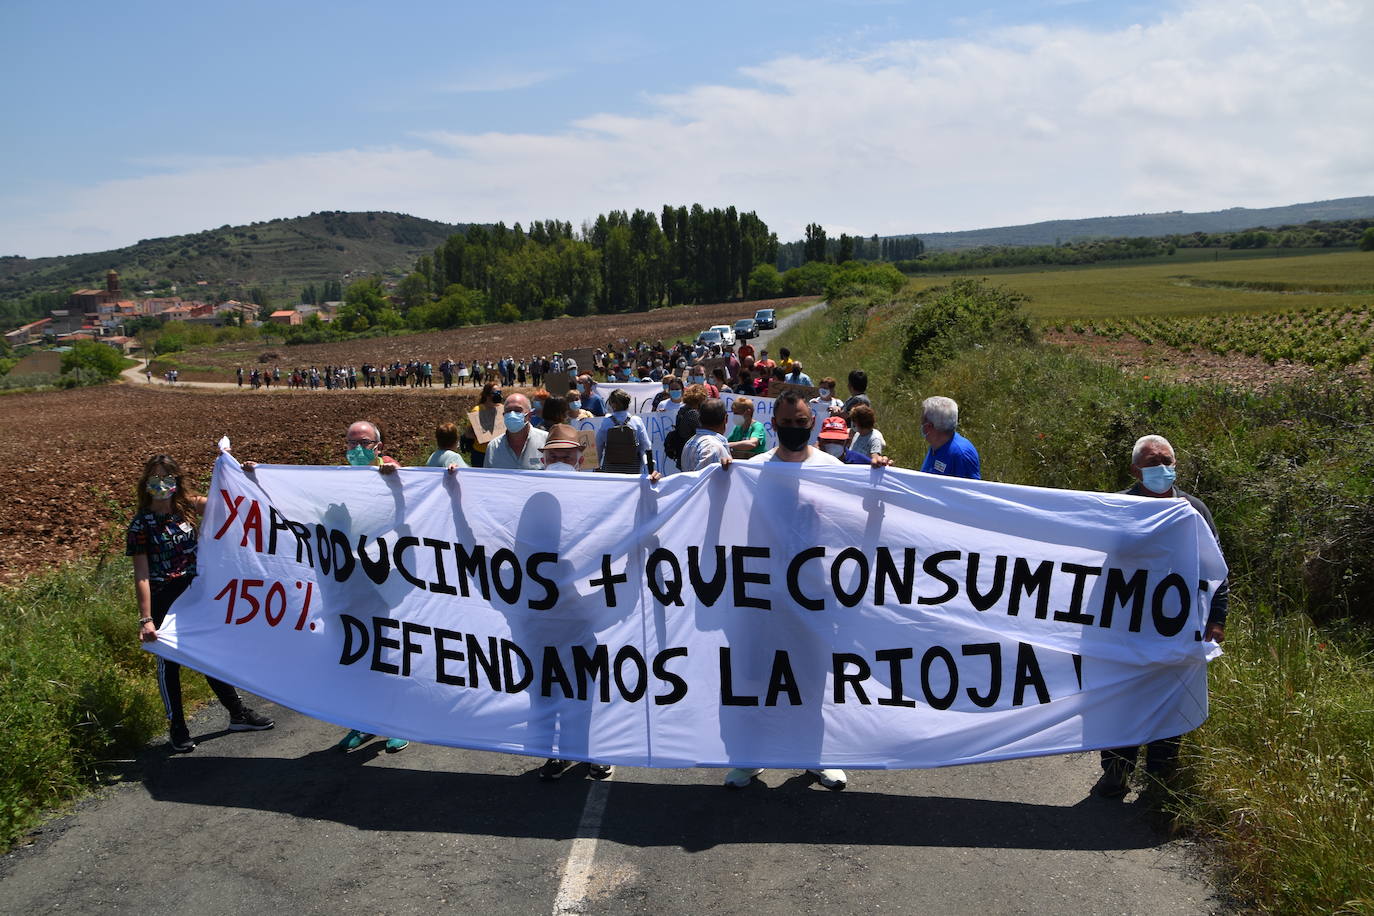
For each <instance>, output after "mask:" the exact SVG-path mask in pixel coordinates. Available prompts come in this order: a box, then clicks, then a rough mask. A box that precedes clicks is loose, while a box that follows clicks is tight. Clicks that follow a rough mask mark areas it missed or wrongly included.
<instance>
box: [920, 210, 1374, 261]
mask: <svg viewBox="0 0 1374 916" xmlns="http://www.w3.org/2000/svg"><path fill="white" fill-rule="evenodd" d="M1363 217H1374V197H1343V198H1340V199H1339V200H1319V201H1315V202H1313V203H1305V204H1290V205H1289V206H1286V207H1267V208H1263V209H1251V208H1248V207H1231V208H1229V209H1227V210H1213V211H1211V212H1207V213H1184V212H1183V211H1181V210H1174V211H1170V212H1168V213H1140V214H1136V215H1134V216H1099V217H1095V218H1093V219H1056V220H1048V221H1046V222H1043V223H1027V224H1025V225H1022V226H999V227H997V228H993V229H970V230H968V231H966V232H920V233H916V235H917V237H918V238H920V239H921V241H923V242H925V246H926V250H927V251H940V250H948V249H956V248H980V247H982V246H985V245H1058V244H1060V243H1061V242H1072V241H1078V240H1082V239H1105V238H1123V237H1125V238H1136V237H1140V236H1151V237H1157V236H1164V235H1185V234H1187V233H1190V232H1237V231H1240V230H1242V229H1255V228H1259V227H1261V226H1267V227H1271V228H1272V227H1277V226H1289V225H1296V224H1300V223H1305V222H1307V221H1309V220H1338V219H1360V218H1363Z"/></svg>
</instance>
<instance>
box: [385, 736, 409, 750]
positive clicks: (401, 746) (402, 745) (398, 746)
mask: <svg viewBox="0 0 1374 916" xmlns="http://www.w3.org/2000/svg"><path fill="white" fill-rule="evenodd" d="M409 746H410V742H409V741H407V740H406V739H404V738H387V739H386V752H387V753H388V754H394V753H396V752H397V751H403V750H405V749H406V748H407V747H409Z"/></svg>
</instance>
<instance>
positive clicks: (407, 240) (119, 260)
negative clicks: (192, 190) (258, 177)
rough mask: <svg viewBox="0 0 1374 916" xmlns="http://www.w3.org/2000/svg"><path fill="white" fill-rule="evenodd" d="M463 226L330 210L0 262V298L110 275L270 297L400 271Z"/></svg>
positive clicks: (144, 284) (141, 283) (91, 282)
mask: <svg viewBox="0 0 1374 916" xmlns="http://www.w3.org/2000/svg"><path fill="white" fill-rule="evenodd" d="M461 228H463V227H462V226H460V225H450V224H448V223H440V222H435V221H434V220H428V219H420V218H418V217H414V216H407V215H405V214H403V213H384V212H381V213H379V212H367V213H346V212H342V211H329V212H323V213H312V214H310V215H309V216H299V217H295V218H292V219H274V220H270V221H268V222H262V223H252V224H250V225H247V226H221V227H219V228H218V229H207V230H205V231H204V232H197V233H194V234H191V235H174V236H168V237H167V238H160V239H143V240H141V241H139V242H138V243H137V244H135V245H130V246H128V247H127V248H118V249H115V250H113V251H97V252H92V253H89V254H75V255H65V256H62V257H53V258H21V257H5V258H0V300H3V299H11V300H12V299H20V298H24V297H26V296H30V295H33V294H35V293H41V292H58V293H64V294H65V292H66V291H68V290H70V289H73V288H77V287H88V286H99V285H101V284H102V283H103V279H104V275H105V272H106V271H107V270H110V269H111V268H113V269H115V270H117V271H119V274H120V277H121V278H123V281H124V288H125V289H126V290H130V291H135V290H139V289H143V288H152V287H161V286H162V285H163V284H164V283H169V282H170V283H175V284H177V285H178V286H179V287H181V288H182V291H183V293H184V292H185V291H186V287H188V286H189V287H194V286H195V284H196V283H197V282H198V281H201V280H204V281H206V282H207V283H209V285H210V288H211V289H213V290H220V289H234V288H238V287H242V288H245V289H247V288H252V287H259V288H261V289H263V290H265V291H267V292H268V293H269V294H270V295H272V296H273V297H274V298H282V297H285V296H287V295H290V296H295V295H297V294H298V293H299V292H300V288H301V287H302V286H303V285H305V284H307V283H319V282H322V281H325V280H339V279H342V278H344V277H346V276H348V275H358V274H371V273H383V274H400V273H404V272H406V271H408V270H410V268H411V265H412V264H413V263H414V261H415V258H416V257H417V256H418V255H420V254H422V253H424V252H429V251H433V250H434V248H435V247H436V246H437V245H439V244H440V243H442V242H443V241H444V240H445V239H447V238H448V237H449V236H450V235H451V234H453V233H454V232H456V231H458V230H459V229H461Z"/></svg>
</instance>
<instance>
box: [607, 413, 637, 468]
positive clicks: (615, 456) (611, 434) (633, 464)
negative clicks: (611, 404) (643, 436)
mask: <svg viewBox="0 0 1374 916" xmlns="http://www.w3.org/2000/svg"><path fill="white" fill-rule="evenodd" d="M643 463H644V460H643V459H642V458H640V456H639V440H638V439H637V437H636V436H635V431H634V429H633V427H631V426H630V421H629V420H626V421H625V422H624V423H616V422H615V421H614V420H612V421H611V428H610V429H608V430H606V448H605V450H604V451H602V453H601V470H603V471H611V472H614V473H618V474H637V473H639V468H640V466H641V465H642V464H643Z"/></svg>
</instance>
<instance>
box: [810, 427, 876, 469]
mask: <svg viewBox="0 0 1374 916" xmlns="http://www.w3.org/2000/svg"><path fill="white" fill-rule="evenodd" d="M851 436H852V431H851V430H850V429H849V427H848V426H846V425H845V422H844V417H826V418H825V419H824V420H822V421H821V431H820V432H819V433H818V434H817V435H816V447H817V448H819V449H820V450H821V451H823V452H825V453H826V454H827V455H834V456H835V457H836V458H838V459H840V460H841V461H843V462H844V463H845V464H872V463H873V460H872V458H871V457H870V456H868V455H866V454H864V453H862V452H856V451H854V449H853V448H851V447H850V446H849V440H850V437H851Z"/></svg>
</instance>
